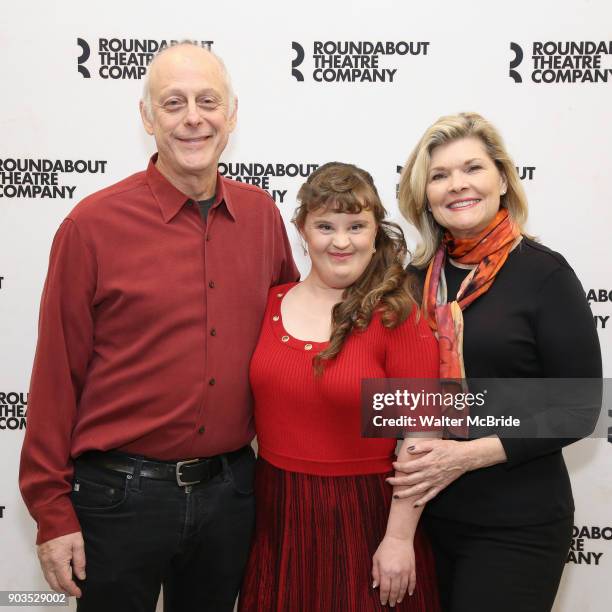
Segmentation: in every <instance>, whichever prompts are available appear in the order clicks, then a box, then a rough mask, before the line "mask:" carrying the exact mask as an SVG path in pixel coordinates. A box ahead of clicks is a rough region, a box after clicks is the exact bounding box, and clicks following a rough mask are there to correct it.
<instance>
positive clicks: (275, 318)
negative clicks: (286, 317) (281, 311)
mask: <svg viewBox="0 0 612 612" xmlns="http://www.w3.org/2000/svg"><path fill="white" fill-rule="evenodd" d="M279 319H280V317H279V316H278V315H274V316H273V317H272V320H273V321H278V320H279Z"/></svg>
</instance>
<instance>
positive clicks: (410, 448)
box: [408, 444, 416, 450]
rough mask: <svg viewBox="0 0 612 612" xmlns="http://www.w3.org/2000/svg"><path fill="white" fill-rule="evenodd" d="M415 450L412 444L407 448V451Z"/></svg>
mask: <svg viewBox="0 0 612 612" xmlns="http://www.w3.org/2000/svg"><path fill="white" fill-rule="evenodd" d="M415 448H416V446H415V445H414V444H413V445H412V446H409V447H408V450H414V449H415Z"/></svg>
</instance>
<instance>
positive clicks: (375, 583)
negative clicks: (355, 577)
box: [372, 580, 378, 589]
mask: <svg viewBox="0 0 612 612" xmlns="http://www.w3.org/2000/svg"><path fill="white" fill-rule="evenodd" d="M377 586H378V582H376V580H375V581H374V582H373V583H372V588H373V589H375V588H376V587H377Z"/></svg>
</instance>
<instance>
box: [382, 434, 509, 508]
mask: <svg viewBox="0 0 612 612" xmlns="http://www.w3.org/2000/svg"><path fill="white" fill-rule="evenodd" d="M407 450H408V452H409V453H410V454H411V455H418V454H422V456H421V457H419V458H418V459H414V460H412V461H407V462H395V463H394V464H393V467H394V468H395V469H396V470H397V471H399V472H404V473H405V474H406V476H395V477H393V478H387V482H388V483H389V484H391V485H394V486H395V485H399V486H405V487H406V488H405V489H402V490H401V491H397V492H396V493H394V497H395V496H397V497H398V498H400V499H401V498H405V497H417V496H420V497H418V499H417V501H416V502H415V506H422V505H423V504H425V503H427V502H428V501H429V500H430V499H433V498H434V497H435V496H436V495H437V494H438V493H439V492H440V491H442V489H444V488H445V487H447V486H448V485H449V484H450V483H451V482H453V481H454V480H457V478H459V476H462V475H463V474H465V473H466V472H469V471H470V470H475V469H478V468H481V467H487V466H489V465H495V464H496V463H503V462H505V461H506V460H507V458H506V453H505V451H504V447H503V446H502V443H501V442H500V440H499V438H498V437H497V436H492V437H490V438H480V439H478V440H470V441H469V442H457V441H455V440H424V441H423V442H415V443H414V444H413V445H412V446H410V447H409V448H408V449H407Z"/></svg>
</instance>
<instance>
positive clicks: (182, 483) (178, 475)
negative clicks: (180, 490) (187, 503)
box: [176, 459, 200, 487]
mask: <svg viewBox="0 0 612 612" xmlns="http://www.w3.org/2000/svg"><path fill="white" fill-rule="evenodd" d="M198 461H199V459H188V460H187V461H177V462H176V482H177V484H178V486H179V487H188V486H190V485H194V484H198V483H199V482H200V481H199V480H193V481H191V482H190V481H187V480H183V478H182V476H181V468H182V467H183V466H184V465H188V464H190V463H197V462H198Z"/></svg>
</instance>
